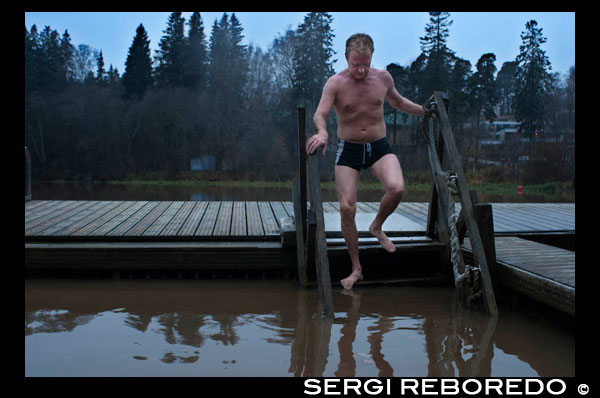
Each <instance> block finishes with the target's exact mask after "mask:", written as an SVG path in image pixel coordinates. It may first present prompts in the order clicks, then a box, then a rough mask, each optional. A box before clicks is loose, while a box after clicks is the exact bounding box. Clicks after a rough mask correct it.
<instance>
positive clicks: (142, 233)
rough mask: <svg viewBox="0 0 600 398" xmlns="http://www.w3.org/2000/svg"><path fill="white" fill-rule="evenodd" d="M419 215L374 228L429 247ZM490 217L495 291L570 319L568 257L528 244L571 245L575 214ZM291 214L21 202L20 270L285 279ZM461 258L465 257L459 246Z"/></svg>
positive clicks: (407, 207)
mask: <svg viewBox="0 0 600 398" xmlns="http://www.w3.org/2000/svg"><path fill="white" fill-rule="evenodd" d="M428 206H429V205H428V203H425V202H403V203H400V205H399V206H398V208H397V209H396V211H395V213H394V214H393V215H392V216H391V217H390V218H389V219H388V221H386V224H384V230H386V231H387V232H389V235H390V236H392V237H393V238H392V240H393V241H395V243H396V244H397V247H398V248H399V249H400V251H402V250H404V251H418V250H420V249H419V248H420V247H421V248H422V249H423V248H429V249H431V248H432V247H434V246H435V245H433V246H432V242H431V239H430V238H428V237H427V236H425V229H426V225H427V214H428ZM377 208H378V203H377V202H361V203H358V204H357V217H356V220H357V227H358V230H359V235H360V236H361V238H360V245H361V250H362V251H363V252H365V253H371V252H372V253H376V252H381V251H382V250H381V249H380V248H379V247H378V245H377V242H376V241H375V239H374V238H372V237H370V236H369V234H368V231H367V228H368V225H369V224H370V221H371V220H372V219H373V217H374V216H375V213H376V211H377ZM492 209H493V224H494V235H495V240H496V270H497V272H498V277H499V281H500V282H501V283H502V284H505V285H507V286H510V287H511V288H512V289H515V290H520V291H521V292H522V293H524V294H528V292H530V291H532V290H537V291H538V292H539V291H540V289H542V290H543V291H544V292H546V293H545V294H544V295H545V296H547V297H548V301H552V302H554V303H555V305H554V306H555V307H556V308H559V309H561V310H562V311H564V312H567V313H574V294H575V277H574V275H575V259H574V256H575V253H574V251H570V250H565V249H560V248H557V247H554V246H549V245H547V244H542V243H538V242H534V241H532V240H531V239H535V240H538V241H539V240H542V241H543V239H544V238H547V239H550V240H552V239H558V238H560V239H563V240H565V239H566V240H567V241H569V240H571V241H574V236H575V205H574V204H573V203H493V204H492ZM323 210H324V212H325V230H326V235H327V244H328V252H329V254H330V255H331V256H333V257H336V256H342V257H343V256H344V254H345V246H344V243H343V239H342V237H341V232H340V228H339V204H338V203H337V202H323ZM459 211H460V205H458V206H457V212H459ZM293 214H294V211H293V204H292V202H285V201H284V202H281V201H271V202H256V201H247V202H242V201H223V202H219V201H213V202H195V201H76V200H64V201H63V200H32V201H28V202H25V267H26V269H27V270H36V269H37V270H46V269H106V270H109V269H113V270H119V269H121V270H159V269H160V270H164V269H178V270H213V271H215V270H217V271H218V270H221V269H223V270H226V269H228V270H232V269H236V270H250V269H254V270H268V269H271V270H285V271H286V272H294V271H295V269H296V253H295V251H294V250H292V249H291V248H290V247H289V246H290V245H292V247H293V245H294V241H295V238H288V239H287V240H286V239H284V236H283V234H282V230H285V229H286V225H285V224H286V219H287V220H289V219H290V218H293ZM287 222H288V227H289V221H287ZM292 225H293V223H292ZM293 232H294V231H293V230H292V231H291V233H292V234H293ZM289 233H290V231H288V234H289ZM524 238H526V239H524ZM286 242H287V243H286ZM434 248H435V247H434ZM463 250H464V251H466V252H467V253H468V252H469V250H470V249H469V239H465V245H464V247H463ZM524 281H525V282H526V283H524ZM544 289H545V290H544ZM556 292H559V294H558V295H557V294H556Z"/></svg>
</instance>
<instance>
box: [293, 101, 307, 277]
mask: <svg viewBox="0 0 600 398" xmlns="http://www.w3.org/2000/svg"><path fill="white" fill-rule="evenodd" d="M305 145H306V110H305V108H304V107H298V151H297V154H296V155H297V156H298V176H297V177H295V178H294V179H293V182H292V198H293V202H294V224H295V225H296V258H297V261H298V283H299V285H300V287H301V288H306V287H308V276H307V273H306V270H307V259H308V258H307V256H306V254H307V251H306V248H307V243H308V240H307V239H306V234H307V233H308V230H307V209H306V206H307V204H306V150H305V148H304V147H305Z"/></svg>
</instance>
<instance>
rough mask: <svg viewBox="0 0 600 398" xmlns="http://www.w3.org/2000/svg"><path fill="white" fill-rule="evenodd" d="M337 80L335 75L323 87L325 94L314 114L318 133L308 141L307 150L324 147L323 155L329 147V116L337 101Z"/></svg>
mask: <svg viewBox="0 0 600 398" xmlns="http://www.w3.org/2000/svg"><path fill="white" fill-rule="evenodd" d="M334 83H335V81H334V80H333V77H331V78H329V80H327V83H325V87H323V94H322V95H321V101H320V102H319V106H318V107H317V110H316V111H315V115H314V116H313V122H314V125H315V130H316V131H317V133H316V134H315V135H313V136H312V137H310V138H309V139H308V141H307V143H306V152H307V153H308V154H312V153H313V152H314V151H315V150H316V149H317V148H318V147H320V146H322V147H323V156H325V150H326V149H327V139H328V134H327V117H329V114H330V113H331V108H332V107H333V102H334V101H335V84H334Z"/></svg>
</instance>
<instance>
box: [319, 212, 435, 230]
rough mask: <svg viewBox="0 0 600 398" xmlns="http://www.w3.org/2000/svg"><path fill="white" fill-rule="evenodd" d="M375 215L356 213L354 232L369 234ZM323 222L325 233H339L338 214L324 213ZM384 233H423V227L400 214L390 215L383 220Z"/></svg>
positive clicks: (339, 221) (340, 228)
mask: <svg viewBox="0 0 600 398" xmlns="http://www.w3.org/2000/svg"><path fill="white" fill-rule="evenodd" d="M375 216H376V213H356V216H355V218H354V221H355V223H356V230H357V231H358V232H359V233H361V232H362V233H369V226H370V225H371V223H372V222H373V220H374V219H375ZM323 218H324V220H325V231H327V232H341V231H342V227H341V220H340V214H339V213H325V214H324V215H323ZM382 228H383V230H384V231H386V232H392V231H393V232H423V231H424V228H423V226H421V225H419V224H417V223H415V222H414V221H412V220H410V219H408V218H407V217H403V216H401V215H400V214H397V213H392V214H390V215H389V217H388V218H387V219H386V220H385V222H384V223H383V226H382Z"/></svg>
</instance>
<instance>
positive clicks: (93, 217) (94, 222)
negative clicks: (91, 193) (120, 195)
mask: <svg viewBox="0 0 600 398" xmlns="http://www.w3.org/2000/svg"><path fill="white" fill-rule="evenodd" d="M103 203H104V204H107V205H106V206H102V207H100V208H98V209H92V208H89V209H88V210H89V213H90V214H89V215H88V216H87V217H82V218H81V219H80V220H79V221H77V222H73V223H72V224H71V225H69V226H68V227H66V228H64V229H62V230H60V231H58V232H56V234H55V235H57V236H67V235H72V234H74V233H75V232H77V230H79V229H95V228H97V227H98V226H100V225H102V224H103V223H104V222H106V221H108V220H109V219H110V218H112V217H113V216H114V215H115V214H117V213H118V212H120V211H123V208H124V207H123V205H125V208H127V207H128V206H129V205H130V204H128V203H126V202H122V201H113V202H103ZM73 221H75V220H73Z"/></svg>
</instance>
